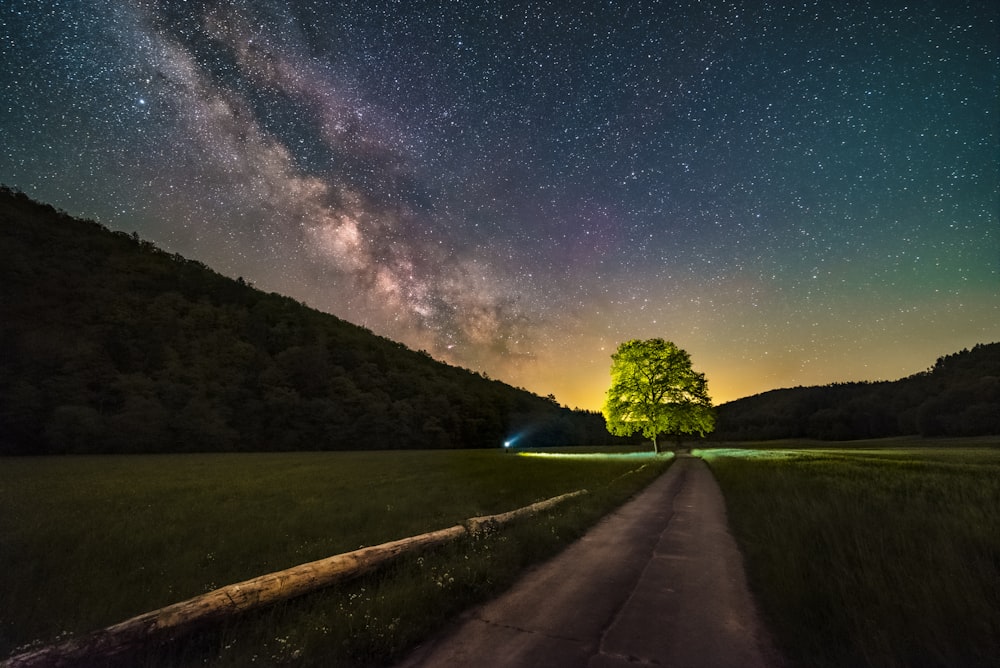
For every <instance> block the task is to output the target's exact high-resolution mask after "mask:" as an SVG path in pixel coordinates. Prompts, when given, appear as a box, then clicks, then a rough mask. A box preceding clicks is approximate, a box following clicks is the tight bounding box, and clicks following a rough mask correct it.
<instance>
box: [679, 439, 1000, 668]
mask: <svg viewBox="0 0 1000 668" xmlns="http://www.w3.org/2000/svg"><path fill="white" fill-rule="evenodd" d="M964 443H966V444H967V443H968V442H964ZM980 443H981V444H984V445H985V444H988V442H985V441H980ZM879 444H880V443H879V442H873V443H861V444H859V445H860V446H862V447H861V448H860V449H855V448H852V449H829V448H828V447H827V448H817V447H816V444H808V445H809V448H808V449H795V448H794V444H789V443H783V444H781V446H782V447H781V449H773V444H770V447H769V444H760V447H758V448H755V449H747V448H743V449H732V450H722V449H719V450H706V451H702V452H701V453H699V454H701V455H702V456H703V457H704V458H705V459H706V460H707V461H708V462H709V464H710V465H711V467H712V470H713V472H714V473H715V475H716V477H717V479H718V480H719V483H720V485H721V487H722V489H723V492H724V495H725V498H726V504H727V510H728V514H729V520H730V524H731V525H732V528H733V531H734V533H735V534H736V537H737V540H738V542H739V543H740V545H741V547H742V548H743V551H744V555H745V558H746V565H747V571H748V576H749V579H750V582H751V587H752V588H753V590H754V593H755V595H756V596H757V599H758V601H759V603H760V605H761V607H762V609H763V611H764V614H765V616H766V618H767V619H768V621H769V623H770V625H771V627H772V629H773V631H774V633H775V635H776V636H777V640H778V642H779V644H780V645H781V647H782V648H783V650H784V651H785V653H786V655H787V656H788V657H789V658H790V659H791V660H792V661H793V662H794V664H795V665H800V666H885V667H895V666H900V667H902V666H961V667H971V666H995V665H997V664H996V661H997V657H1000V585H998V583H1000V449H997V448H996V447H993V448H989V447H977V448H961V447H955V446H956V445H960V444H961V442H960V443H955V444H948V445H949V446H950V447H927V446H923V447H908V448H907V447H899V446H903V445H906V442H905V441H897V442H894V443H892V445H894V446H897V447H893V448H888V449H886V448H884V447H883V448H877V447H876V446H878V445H879ZM852 445H854V444H852ZM881 445H882V446H884V445H885V442H884V441H883V442H881ZM936 445H937V446H941V445H942V443H941V442H938V443H936ZM993 445H994V446H996V445H1000V443H997V441H996V439H994V441H993Z"/></svg>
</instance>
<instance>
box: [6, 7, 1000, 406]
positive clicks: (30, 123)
mask: <svg viewBox="0 0 1000 668" xmlns="http://www.w3.org/2000/svg"><path fill="white" fill-rule="evenodd" d="M744 5H747V6H744ZM998 14H1000V9H998V6H997V5H996V3H993V2H982V3H962V2H954V1H950V0H948V1H946V0H940V1H937V2H928V3H921V4H919V5H917V4H912V3H911V4H906V3H894V2H843V3H829V2H794V3H791V2H789V3H777V2H764V3H733V2H722V1H704V2H677V3H674V2H670V3H667V2H662V3H661V2H615V1H610V2H578V3H564V2H560V3H555V2H523V3H518V2H488V1H487V2H459V1H454V2H434V3H423V2H367V3H360V2H359V3H347V2H341V3H337V2H320V1H309V0H298V1H294V0H293V1H290V2H276V1H272V0H261V1H256V2H251V1H250V0H241V1H238V2H209V1H194V0H191V1H184V0H163V1H153V0H146V1H142V0H133V1H129V2H125V1H118V0H103V1H100V2H99V1H97V0H93V1H91V2H88V1H84V0H79V1H74V2H69V1H62V0H53V1H46V2H41V1H32V0H13V1H8V2H4V3H3V6H2V7H0V39H2V41H0V63H2V65H3V72H4V74H3V75H0V76H2V79H0V181H2V182H3V183H5V184H7V185H10V186H14V187H17V188H20V189H22V190H24V191H25V192H26V193H28V194H29V195H31V196H33V197H35V198H37V199H41V200H44V201H47V202H50V203H52V204H54V205H56V206H59V207H61V208H63V209H65V210H67V211H69V212H71V213H74V214H79V215H83V216H90V217H94V218H97V219H99V220H101V221H103V222H105V223H106V224H107V225H109V226H110V227H112V228H114V229H123V230H126V231H129V232H131V231H137V232H139V234H140V235H141V236H142V237H143V238H146V239H150V240H152V241H154V242H156V243H157V244H158V245H160V246H161V247H163V248H165V249H166V250H169V251H171V252H179V253H182V254H184V255H186V256H188V257H192V258H196V259H199V260H202V261H204V262H206V263H207V264H209V265H210V266H212V267H214V268H216V269H218V270H219V271H222V272H223V273H226V274H229V275H232V276H234V277H236V276H243V277H245V278H246V279H247V280H250V281H252V282H254V283H255V284H256V285H257V286H258V287H260V288H262V289H266V290H274V291H278V292H281V293H284V294H289V295H291V296H293V297H295V298H297V299H300V300H302V301H304V302H306V303H308V304H310V305H311V306H314V307H316V308H319V309H322V310H326V311H329V312H332V313H334V314H336V315H338V316H340V317H342V318H345V319H347V320H350V321H352V322H355V323H358V324H361V325H364V326H366V327H368V328H370V329H372V330H373V331H375V332H377V333H379V334H382V335H384V336H388V337H390V338H393V339H396V340H399V341H402V342H404V343H406V344H407V345H409V346H411V347H413V348H419V349H425V350H427V351H428V352H430V353H431V354H432V355H434V356H435V357H437V358H439V359H443V360H446V361H448V362H450V363H454V364H459V365H462V366H466V367H469V368H473V369H475V370H479V371H483V372H485V373H488V374H489V375H491V376H494V377H498V378H501V379H504V380H507V381H508V382H511V383H513V384H516V385H523V386H525V387H528V388H529V389H531V390H533V391H535V392H538V393H540V394H549V393H553V394H555V395H556V397H557V398H558V399H559V400H560V401H561V402H563V403H567V404H569V405H574V406H576V405H578V406H582V407H587V408H595V407H597V406H599V405H600V403H601V399H602V396H601V394H602V392H603V390H604V388H605V387H606V386H607V383H608V368H609V362H610V360H609V356H610V353H611V352H612V351H613V350H614V348H615V346H616V345H617V343H618V342H620V341H622V340H625V339H629V338H646V337H652V336H658V337H664V338H667V339H670V340H673V341H675V342H676V343H677V344H678V345H679V346H681V347H683V348H685V349H687V350H688V351H689V352H691V354H692V356H693V359H694V362H695V366H696V368H698V369H699V370H702V371H705V372H706V373H707V375H708V378H709V382H710V389H711V390H712V394H713V397H714V398H715V399H716V400H717V401H719V400H728V399H733V398H736V397H738V396H743V395H746V394H751V393H755V392H760V391H764V390H767V389H771V388H774V387H782V386H789V385H798V384H813V383H828V382H834V381H844V380H874V379H880V378H889V379H892V378H897V377H900V376H903V375H907V374H910V373H914V372H916V371H920V370H922V369H923V368H925V367H926V366H928V365H929V364H930V363H932V362H933V360H934V358H935V357H937V356H939V355H942V354H946V353H950V352H954V351H955V350H958V349H960V348H962V347H966V346H971V345H973V344H974V343H977V342H989V341H995V340H998V339H1000V219H998V208H1000V186H998V184H1000V174H998V165H997V163H998V160H997V156H998V155H1000V132H998V116H1000V104H998V93H997V91H998V89H1000V79H998V75H1000V46H998V42H1000V37H998V34H1000V32H998V31H1000V17H998Z"/></svg>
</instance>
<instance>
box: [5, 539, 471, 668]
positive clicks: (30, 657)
mask: <svg viewBox="0 0 1000 668" xmlns="http://www.w3.org/2000/svg"><path fill="white" fill-rule="evenodd" d="M465 533H466V529H465V527H463V526H461V525H455V526H453V527H449V528H447V529H441V530H439V531H432V532H431V533H425V534H421V535H419V536H413V537H410V538H403V539H401V540H397V541H392V542H390V543H383V544H382V545H375V546H373V547H366V548H362V549H360V550H355V551H353V552H347V553H345V554H338V555H336V556H333V557H327V558H325V559H320V560H318V561H311V562H309V563H305V564H300V565H298V566H293V567H292V568H288V569H285V570H283V571H276V572H274V573H268V574H267V575H262V576H260V577H257V578H253V579H251V580H246V581H244V582H239V583H236V584H232V585H228V586H225V587H221V588H219V589H215V590H213V591H210V592H208V593H206V594H202V595H200V596H195V597H194V598H189V599H187V600H186V601H181V602H180V603H174V604H173V605H168V606H167V607H165V608H160V609H159V610H154V611H152V612H147V613H145V614H142V615H139V616H138V617H132V618H131V619H127V620H125V621H124V622H121V623H119V624H115V625H114V626H109V627H108V628H106V629H102V630H100V631H96V632H94V633H90V634H87V635H85V636H82V637H80V638H77V639H73V640H69V641H67V642H64V643H61V644H59V645H53V646H51V647H44V648H42V649H39V650H35V651H32V652H26V653H24V654H19V655H17V656H14V657H12V658H10V659H8V660H7V661H5V662H4V663H3V664H0V665H2V666H4V668H29V667H31V668H34V667H42V666H44V667H45V668H50V667H52V668H62V667H64V666H65V667H67V668H68V667H69V666H74V665H77V664H78V663H80V662H82V661H84V660H85V659H88V658H93V657H96V656H100V657H106V658H113V657H115V656H120V655H122V654H124V653H126V652H128V651H131V650H132V649H134V648H135V647H136V646H138V645H139V644H141V643H145V642H149V641H159V642H162V641H164V640H167V639H169V638H171V637H175V636H177V635H179V634H181V633H183V632H184V631H185V630H187V629H189V628H190V627H192V626H194V625H196V624H202V623H205V622H211V621H215V620H219V619H223V618H225V617H229V616H231V615H235V614H238V613H241V612H246V611H248V610H253V609H255V608H259V607H262V606H265V605H270V604H272V603H277V602H279V601H284V600H287V599H289V598H293V597H295V596H301V595H302V594H305V593H308V592H311V591H315V590H317V589H320V588H322V587H327V586H329V585H332V584H334V583H336V582H338V581H341V580H345V579H347V578H351V577H355V576H358V575H361V574H363V573H367V572H369V571H371V570H374V569H375V568H377V567H378V566H380V565H382V564H384V563H386V562H387V561H390V560H391V559H394V558H396V557H397V556H399V555H400V554H402V553H404V552H412V551H416V550H422V549H427V548H429V547H433V546H436V545H441V544H443V543H446V542H449V541H451V540H454V539H455V538H458V537H459V536H462V535H464V534H465Z"/></svg>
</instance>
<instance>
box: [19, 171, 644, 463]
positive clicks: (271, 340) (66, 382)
mask: <svg viewBox="0 0 1000 668" xmlns="http://www.w3.org/2000/svg"><path fill="white" fill-rule="evenodd" d="M515 435H518V436H519V440H518V441H517V445H520V446H529V445H564V444H604V443H611V442H625V439H616V438H615V437H612V436H610V435H609V434H608V433H607V430H606V429H605V425H604V419H603V417H602V416H601V415H600V414H599V413H593V412H587V411H576V410H570V409H568V408H565V407H560V406H559V405H558V404H557V403H556V400H555V399H554V398H553V397H551V396H549V397H539V396H537V395H534V394H532V393H530V392H528V391H526V390H523V389H519V388H514V387H511V386H509V385H507V384H504V383H502V382H499V381H496V380H491V379H489V378H487V377H485V376H483V375H481V374H478V373H474V372H472V371H469V370H466V369H462V368H458V367H454V366H449V365H446V364H443V363H441V362H438V361H435V360H434V359H432V358H431V357H430V355H428V354H427V353H425V352H420V351H413V350H410V349H408V348H406V347H405V346H403V345H401V344H399V343H395V342H393V341H390V340H388V339H385V338H382V337H379V336H376V335H375V334H373V333H372V332H370V331H368V330H366V329H364V328H361V327H358V326H356V325H352V324H350V323H348V322H345V321H343V320H340V319H339V318H337V317H335V316H333V315H329V314H326V313H321V312H319V311H316V310H314V309H311V308H309V307H307V306H305V305H304V304H301V303H298V302H296V301H295V300H293V299H290V298H288V297H284V296H281V295H278V294H274V293H265V292H263V291H261V290H258V289H256V288H254V287H253V286H251V285H249V284H247V283H246V282H245V281H243V280H242V279H236V280H233V279H230V278H227V277H225V276H222V275H220V274H218V273H216V272H214V271H212V270H211V269H209V268H208V267H206V266H205V265H203V264H201V263H200V262H196V261H192V260H188V259H185V258H184V257H181V256H180V255H176V254H171V253H167V252H165V251H163V250H161V249H159V248H158V247H156V246H155V245H154V244H152V243H150V242H148V241H144V240H142V239H140V238H139V236H138V235H137V234H134V233H133V234H126V233H123V232H112V231H109V230H108V229H107V228H105V227H104V226H102V225H100V224H99V223H96V222H93V221H84V220H78V219H74V218H72V217H71V216H69V215H68V214H66V213H63V212H61V211H58V210H56V209H54V208H53V207H51V206H49V205H45V204H40V203H37V202H35V201H33V200H31V199H30V198H29V197H27V196H26V195H24V194H23V193H20V192H17V191H13V190H11V189H9V188H6V187H0V454H54V453H140V452H195V451H264V450H334V449H336V450H341V449H394V448H491V447H500V446H501V445H502V443H503V442H504V441H505V440H506V439H509V438H511V437H513V436H515ZM633 442H634V441H633Z"/></svg>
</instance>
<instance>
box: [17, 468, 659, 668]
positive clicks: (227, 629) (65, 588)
mask: <svg viewBox="0 0 1000 668" xmlns="http://www.w3.org/2000/svg"><path fill="white" fill-rule="evenodd" d="M668 463H669V460H668V459H666V458H656V459H654V458H652V457H649V456H646V455H642V454H627V455H621V456H615V457H600V456H590V457H521V456H516V455H514V454H509V453H503V452H498V451H445V452H412V451H410V452H391V453H388V452H377V453H371V452H341V453H294V454H205V455H149V456H93V457H62V458H8V459H4V460H2V462H0V508H2V509H3V512H2V513H0V563H2V564H3V568H2V569H0V600H3V602H4V603H3V606H2V607H0V657H3V656H7V655H9V654H10V653H12V652H14V651H16V650H18V649H23V648H24V647H25V646H27V645H29V644H38V643H48V642H51V641H53V640H55V639H56V638H61V637H65V636H67V635H68V634H76V633H80V632H86V631H89V630H93V629H97V628H101V627H103V626H107V625H110V624H113V623H115V622H118V621H121V620H123V619H125V618H127V617H130V616H133V615H135V614H139V613H142V612H145V611H148V610H151V609H154V608H157V607H160V606H163V605H167V604H170V603H173V602H176V601H179V600H182V599H185V598H188V597H190V596H194V595H197V594H200V593H203V592H205V591H208V590H211V589H213V588H216V587H219V586H222V585H225V584H229V583H233V582H237V581H240V580H244V579H247V578H250V577H254V576H257V575H261V574H263V573H266V572H269V571H274V570H278V569H282V568H287V567H289V566H292V565H295V564H298V563H303V562H306V561H311V560H314V559H319V558H322V557H326V556H329V555H332V554H337V553H340V552H346V551H350V550H354V549H357V548H358V547H361V546H366V545H373V544H378V543H381V542H385V541H388V540H394V539H397V538H402V537H405V536H409V535H414V534H418V533H422V532H425V531H429V530H434V529H439V528H444V527H447V526H451V525H453V524H456V523H457V522H459V521H461V520H463V519H465V518H468V517H471V516H476V515H485V514H492V513H498V512H504V511H508V510H512V509H514V508H517V507H520V506H524V505H527V504H529V503H532V502H534V501H538V500H541V499H544V498H548V497H552V496H556V495H558V494H562V493H565V492H569V491H574V490H577V489H581V488H586V489H589V490H591V491H592V493H591V494H588V495H586V496H584V497H580V498H579V499H574V500H572V501H569V502H567V503H566V504H564V505H563V506H560V507H557V508H556V509H554V510H552V511H550V512H547V513H544V514H542V515H540V516H538V517H535V518H531V519H527V520H523V521H519V522H517V523H515V524H513V525H511V526H510V527H509V528H507V529H504V530H502V531H499V532H497V533H495V534H492V535H490V536H486V537H481V538H477V539H472V538H469V539H466V540H463V541H461V542H459V543H457V544H454V545H451V546H448V547H446V548H444V549H441V550H437V551H434V552H431V553H428V554H425V555H422V556H420V557H413V558H406V559H403V560H402V561H400V562H399V563H398V564H394V565H393V566H392V567H390V568H388V569H385V570H384V571H382V572H379V573H377V574H375V575H372V576H369V577H366V578H364V579H362V580H358V581H356V582H354V583H350V584H346V585H343V586H340V587H335V588H333V589H331V590H328V591H326V592H322V593H319V594H315V595H311V596H308V597H305V598H304V599H300V600H298V601H294V602H289V603H285V604H281V605H279V606H276V607H274V608H271V609H268V610H265V611H261V612H258V613H253V614H250V615H246V616H245V617H244V618H240V619H239V620H237V621H235V622H232V623H227V624H226V625H224V626H222V627H221V628H214V629H211V630H210V631H209V632H207V633H204V634H200V635H199V636H197V637H196V638H194V639H189V640H185V641H184V642H181V643H174V644H173V645H171V646H170V647H167V648H155V649H154V650H152V653H151V654H150V655H149V656H146V657H144V658H143V661H142V662H143V663H149V662H153V661H154V660H155V659H157V657H165V658H163V659H162V660H163V661H164V665H184V664H186V663H190V664H192V665H193V664H198V665H203V664H204V663H205V662H208V663H214V664H216V665H245V664H246V663H249V662H254V661H260V662H263V663H264V664H265V665H267V664H275V663H289V664H291V665H380V664H383V663H385V662H387V661H388V660H390V659H391V658H393V657H397V656H399V654H400V653H401V652H403V651H405V649H406V648H407V647H409V646H411V645H412V644H413V643H414V642H416V641H417V640H419V639H420V638H421V637H423V636H424V635H426V634H427V633H430V632H432V631H433V630H434V629H435V628H437V627H438V626H440V625H441V624H442V623H444V622H445V621H446V620H447V619H448V617H449V616H451V615H453V614H455V613H457V612H458V611H460V610H461V609H463V608H464V607H466V606H468V605H469V604H471V603H472V602H475V601H478V600H481V599H482V598H483V597H485V596H489V595H492V594H494V593H496V592H497V591H500V590H501V589H502V588H504V587H506V586H507V585H508V584H509V583H510V582H511V581H512V580H513V579H514V577H516V575H517V573H518V572H519V571H520V570H521V569H522V568H523V567H524V566H525V565H526V564H528V563H530V562H531V561H533V560H537V559H540V558H543V557H545V556H547V555H549V554H551V553H552V552H554V551H555V550H558V549H559V548H560V547H561V546H563V545H565V544H566V543H567V542H569V541H571V540H573V539H574V538H576V537H577V536H579V535H580V534H581V533H582V532H583V531H584V530H585V528H586V527H587V526H589V525H590V524H592V523H593V522H594V521H596V520H597V519H598V518H600V517H601V516H602V515H603V514H605V513H606V512H608V510H610V509H611V508H612V507H614V506H615V505H617V504H619V503H621V502H622V501H624V500H625V499H626V498H628V496H630V495H631V494H633V493H634V492H635V491H636V490H638V489H639V488H640V487H641V486H643V485H644V484H646V483H648V482H649V481H650V480H652V479H653V478H654V477H655V476H656V475H658V473H659V472H661V471H662V470H663V468H665V467H666V466H667V465H668Z"/></svg>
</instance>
